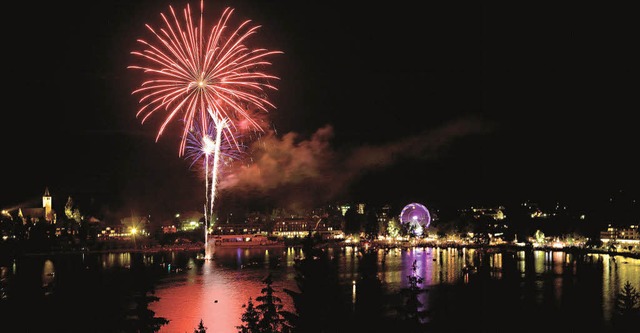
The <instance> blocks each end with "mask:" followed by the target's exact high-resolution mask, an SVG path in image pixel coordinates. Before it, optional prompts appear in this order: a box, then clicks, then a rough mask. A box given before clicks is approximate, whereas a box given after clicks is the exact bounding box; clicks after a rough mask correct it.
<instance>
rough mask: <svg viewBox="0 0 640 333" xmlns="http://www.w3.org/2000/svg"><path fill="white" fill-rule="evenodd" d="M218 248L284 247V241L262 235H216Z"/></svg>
mask: <svg viewBox="0 0 640 333" xmlns="http://www.w3.org/2000/svg"><path fill="white" fill-rule="evenodd" d="M213 242H214V244H215V246H216V247H255V246H284V241H282V240H279V239H277V238H275V237H267V236H265V235H261V234H241V235H214V236H213Z"/></svg>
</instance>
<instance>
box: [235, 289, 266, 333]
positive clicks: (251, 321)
mask: <svg viewBox="0 0 640 333" xmlns="http://www.w3.org/2000/svg"><path fill="white" fill-rule="evenodd" d="M242 307H246V308H247V309H246V310H245V311H244V313H243V314H242V319H241V320H242V322H243V324H242V325H240V326H236V328H237V329H238V333H259V332H260V330H259V328H258V322H259V321H260V314H259V313H258V311H256V308H255V307H254V306H253V301H252V300H251V297H249V301H248V302H247V304H246V305H245V304H243V305H242Z"/></svg>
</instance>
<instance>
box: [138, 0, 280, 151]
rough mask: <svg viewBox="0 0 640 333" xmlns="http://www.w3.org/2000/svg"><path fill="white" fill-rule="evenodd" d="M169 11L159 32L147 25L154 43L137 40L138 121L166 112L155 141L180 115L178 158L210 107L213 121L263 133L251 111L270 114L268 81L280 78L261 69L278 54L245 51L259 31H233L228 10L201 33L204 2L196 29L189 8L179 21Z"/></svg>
mask: <svg viewBox="0 0 640 333" xmlns="http://www.w3.org/2000/svg"><path fill="white" fill-rule="evenodd" d="M169 11H170V14H169V15H165V14H164V13H162V14H161V16H162V20H163V22H164V26H163V27H162V28H160V29H159V30H157V29H154V28H153V27H151V25H148V24H147V25H146V27H147V29H148V30H149V31H150V32H151V33H152V34H153V36H154V37H155V42H156V43H155V44H154V43H152V42H147V41H146V40H143V39H138V42H139V43H141V44H142V45H143V46H144V49H143V50H142V51H134V52H131V53H132V54H133V55H136V56H139V57H141V58H143V59H144V60H145V61H146V62H148V63H149V65H145V66H136V65H132V66H129V68H131V69H140V70H142V71H143V72H144V73H145V74H146V75H148V76H149V79H148V80H146V81H144V82H143V83H142V84H141V86H140V87H139V88H138V89H136V90H134V91H133V94H141V95H142V97H141V99H140V101H139V102H140V104H141V105H142V106H141V107H140V109H139V110H138V112H137V114H136V117H142V120H141V121H142V123H144V122H145V121H146V120H147V119H148V118H149V117H150V116H151V115H153V114H155V113H159V112H163V113H166V116H165V118H164V121H163V122H162V125H161V126H160V129H159V131H158V135H157V137H156V141H157V140H158V139H159V138H160V136H162V133H163V132H164V130H165V128H166V126H167V125H168V124H169V123H171V121H172V120H173V119H175V118H176V117H179V116H180V115H181V116H182V119H183V121H184V124H185V126H184V129H183V134H182V140H181V142H180V148H179V151H178V153H179V155H181V156H182V154H184V151H185V146H186V141H187V137H188V133H189V130H190V129H191V128H192V125H193V122H194V120H195V119H198V118H199V119H200V123H201V124H204V123H205V122H206V116H207V111H206V110H207V109H208V108H211V110H212V112H213V115H212V117H213V118H215V117H218V118H225V119H228V120H229V123H230V128H231V127H235V126H236V125H237V124H240V123H242V125H243V126H249V127H250V128H252V129H253V130H255V131H257V132H261V131H262V130H263V129H262V126H261V125H260V123H259V122H257V121H256V120H254V118H253V117H252V113H251V112H250V111H249V110H258V111H260V112H268V109H269V108H274V105H273V104H272V103H271V102H269V101H268V100H267V98H266V91H267V90H277V89H276V88H275V87H274V86H273V85H271V84H270V83H269V82H270V81H271V80H275V79H278V78H277V77H276V76H273V75H270V74H268V73H266V72H264V71H263V69H264V68H265V67H267V66H269V65H271V63H270V62H268V61H267V58H269V57H270V56H272V55H274V54H279V53H282V52H280V51H269V50H266V49H261V48H259V49H251V48H249V47H248V46H247V45H246V42H247V41H248V40H249V39H250V38H251V37H252V36H253V35H254V34H256V32H257V31H258V29H259V28H260V26H251V21H250V20H247V21H244V22H243V23H241V24H240V25H239V26H238V27H236V28H231V27H230V26H229V24H230V19H231V16H232V13H233V9H231V8H226V9H225V10H224V12H223V13H222V16H221V17H220V18H219V20H218V22H217V23H216V24H215V25H213V27H212V28H211V30H210V31H209V32H205V29H204V26H205V23H204V20H203V12H204V3H203V1H201V2H200V19H199V22H198V24H197V25H196V24H194V20H193V17H192V12H191V7H190V6H189V5H187V6H186V8H185V9H184V11H183V13H182V14H183V15H182V20H181V19H180V16H179V15H177V14H176V12H175V10H174V9H173V7H171V6H170V7H169ZM224 135H225V136H226V137H227V139H228V141H230V142H236V141H235V138H234V137H233V136H232V134H231V133H230V132H225V133H224Z"/></svg>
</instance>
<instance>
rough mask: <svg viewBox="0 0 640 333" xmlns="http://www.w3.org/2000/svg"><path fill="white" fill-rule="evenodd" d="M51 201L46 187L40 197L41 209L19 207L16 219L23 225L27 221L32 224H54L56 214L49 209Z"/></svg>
mask: <svg viewBox="0 0 640 333" xmlns="http://www.w3.org/2000/svg"><path fill="white" fill-rule="evenodd" d="M51 200H52V199H51V194H50V193H49V188H48V187H47V188H45V190H44V195H43V196H42V207H20V208H18V217H20V219H22V222H23V223H25V224H26V223H27V222H29V221H31V222H34V223H35V222H38V221H47V222H49V223H56V212H55V211H54V210H53V208H51V205H52V202H51Z"/></svg>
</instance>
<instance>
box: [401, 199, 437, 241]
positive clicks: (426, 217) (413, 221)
mask: <svg viewBox="0 0 640 333" xmlns="http://www.w3.org/2000/svg"><path fill="white" fill-rule="evenodd" d="M400 223H402V224H403V225H407V224H408V227H409V230H411V231H412V232H413V234H414V235H415V236H422V234H423V233H424V229H426V228H428V227H429V225H430V224H431V214H430V213H429V210H428V209H427V207H425V206H424V205H422V204H419V203H410V204H408V205H406V206H404V208H403V209H402V212H400Z"/></svg>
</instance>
